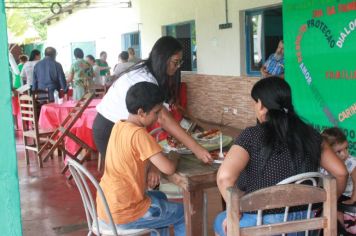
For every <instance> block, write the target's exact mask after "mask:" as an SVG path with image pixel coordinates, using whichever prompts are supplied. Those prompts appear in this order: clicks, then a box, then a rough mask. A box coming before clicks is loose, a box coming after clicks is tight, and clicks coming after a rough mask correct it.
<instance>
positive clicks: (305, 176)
mask: <svg viewBox="0 0 356 236" xmlns="http://www.w3.org/2000/svg"><path fill="white" fill-rule="evenodd" d="M323 176H324V175H323V174H321V173H319V172H306V173H302V174H298V175H294V176H291V177H289V178H287V179H284V180H282V181H281V182H279V183H278V184H277V185H282V184H291V183H294V184H301V183H303V182H306V181H310V182H311V183H312V186H313V187H317V186H319V184H320V183H319V181H318V180H320V179H322V178H323ZM311 210H312V204H308V212H307V219H310V217H311ZM288 212H289V207H286V208H285V211H284V219H283V222H287V220H288ZM257 215H258V216H257V225H261V224H262V211H260V210H259V211H258V212H257ZM308 234H309V232H308V231H305V236H308ZM283 236H285V234H283Z"/></svg>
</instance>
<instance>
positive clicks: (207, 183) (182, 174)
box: [161, 135, 233, 236]
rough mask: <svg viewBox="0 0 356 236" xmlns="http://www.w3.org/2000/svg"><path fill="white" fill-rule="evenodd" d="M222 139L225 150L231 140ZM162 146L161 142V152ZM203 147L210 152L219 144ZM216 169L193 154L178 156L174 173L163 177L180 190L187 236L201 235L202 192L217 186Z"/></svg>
mask: <svg viewBox="0 0 356 236" xmlns="http://www.w3.org/2000/svg"><path fill="white" fill-rule="evenodd" d="M223 137H224V138H223V146H224V148H225V150H226V148H228V147H229V146H230V145H231V144H232V142H233V138H232V137H231V136H226V135H224V136H223ZM161 145H162V143H161ZM164 145H165V143H164V142H163V150H164V149H165V147H164ZM203 147H205V148H206V149H208V150H209V151H212V150H215V149H217V148H219V144H212V143H205V144H203ZM218 168H219V164H217V163H213V164H211V165H210V164H205V163H203V162H202V161H200V160H199V159H197V158H196V156H195V155H194V154H180V158H179V162H178V166H177V169H176V172H175V173H174V174H173V175H169V176H168V175H164V176H163V177H164V178H165V179H166V180H168V181H169V182H171V183H173V184H176V185H178V186H179V187H180V188H181V189H182V193H183V204H184V215H185V225H186V235H187V236H198V235H199V236H200V235H203V232H204V229H203V225H204V224H203V218H204V215H203V214H204V210H203V209H204V190H206V189H209V188H213V187H216V186H217V183H216V174H217V171H218Z"/></svg>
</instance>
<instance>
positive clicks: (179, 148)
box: [160, 136, 192, 154]
mask: <svg viewBox="0 0 356 236" xmlns="http://www.w3.org/2000/svg"><path fill="white" fill-rule="evenodd" d="M160 144H161V146H162V148H163V152H165V153H169V152H170V151H175V152H178V153H179V154H192V151H191V150H190V149H188V148H187V147H186V146H184V144H182V143H181V142H179V141H178V140H177V139H176V138H174V137H172V136H168V137H167V140H165V141H162V142H161V143H160Z"/></svg>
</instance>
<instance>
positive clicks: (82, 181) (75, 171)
mask: <svg viewBox="0 0 356 236" xmlns="http://www.w3.org/2000/svg"><path fill="white" fill-rule="evenodd" d="M68 166H69V170H70V172H71V174H72V176H73V178H74V181H75V183H76V184H77V187H78V190H79V192H80V195H81V197H82V201H83V206H84V210H85V214H86V217H87V223H88V229H89V232H88V235H93V234H95V235H99V236H101V235H114V236H118V235H143V234H147V233H149V232H156V233H157V235H159V232H158V231H157V230H155V229H125V230H123V229H120V228H118V227H115V224H114V221H113V219H112V216H111V213H110V209H109V206H108V203H107V201H106V198H105V195H104V192H103V190H102V189H101V187H100V185H99V183H98V182H97V180H96V179H95V178H94V176H93V175H92V174H90V172H89V171H88V170H87V169H86V168H85V167H83V166H82V165H81V164H79V163H78V162H76V161H75V160H73V159H68ZM88 179H89V180H90V182H91V183H92V185H94V187H95V188H96V191H97V194H98V195H99V197H100V199H101V200H102V202H103V205H104V208H105V212H106V215H107V218H108V219H109V224H108V225H109V226H110V229H103V228H100V226H99V219H98V216H97V212H96V206H95V198H93V195H92V193H91V191H90V188H89V184H88Z"/></svg>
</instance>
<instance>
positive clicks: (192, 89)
mask: <svg viewBox="0 0 356 236" xmlns="http://www.w3.org/2000/svg"><path fill="white" fill-rule="evenodd" d="M182 81H184V82H186V83H187V88H188V91H187V97H188V110H189V111H190V112H191V114H192V115H193V116H195V117H196V118H199V119H203V120H206V121H211V122H217V123H220V120H221V116H222V113H223V111H224V109H223V108H224V107H228V109H229V111H228V112H227V113H224V122H223V123H225V124H226V123H228V125H229V126H232V127H235V128H239V129H243V128H245V127H247V126H251V125H254V124H256V116H255V112H254V102H253V100H252V99H251V96H250V92H251V88H252V86H253V85H254V84H255V83H256V82H257V81H258V78H250V77H237V76H218V75H199V74H182ZM234 109H236V111H237V112H236V114H234Z"/></svg>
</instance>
